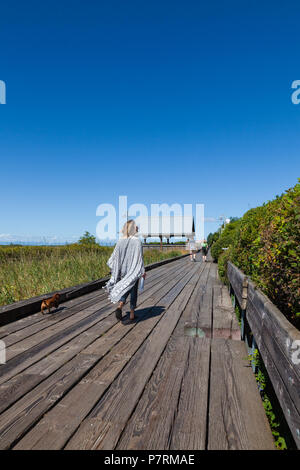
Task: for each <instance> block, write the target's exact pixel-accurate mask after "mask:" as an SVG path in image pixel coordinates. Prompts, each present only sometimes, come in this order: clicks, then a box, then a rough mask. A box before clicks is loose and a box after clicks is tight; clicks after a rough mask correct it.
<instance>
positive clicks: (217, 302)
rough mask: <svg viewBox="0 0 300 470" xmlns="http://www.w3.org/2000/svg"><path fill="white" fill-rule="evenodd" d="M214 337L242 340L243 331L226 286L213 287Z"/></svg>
mask: <svg viewBox="0 0 300 470" xmlns="http://www.w3.org/2000/svg"><path fill="white" fill-rule="evenodd" d="M213 337H214V338H224V339H234V340H240V339H241V330H240V327H239V324H238V321H237V318H236V315H235V311H234V308H233V306H232V303H231V299H230V297H229V294H228V290H227V288H226V286H222V285H215V286H214V287H213Z"/></svg>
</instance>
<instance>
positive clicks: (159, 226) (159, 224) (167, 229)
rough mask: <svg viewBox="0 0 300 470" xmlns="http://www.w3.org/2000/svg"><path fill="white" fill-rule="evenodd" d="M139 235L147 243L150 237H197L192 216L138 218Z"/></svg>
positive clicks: (168, 238)
mask: <svg viewBox="0 0 300 470" xmlns="http://www.w3.org/2000/svg"><path fill="white" fill-rule="evenodd" d="M136 223H137V226H138V228H139V234H140V235H141V236H142V237H143V238H144V240H145V241H146V239H147V238H149V237H151V238H152V237H153V238H154V237H155V238H160V240H161V241H162V239H163V238H166V239H167V241H168V242H169V240H170V238H172V237H177V238H182V237H185V238H193V237H194V236H195V224H194V217H193V216H192V215H183V216H176V215H175V216H171V215H170V216H163V215H162V216H147V217H143V216H140V217H137V219H136Z"/></svg>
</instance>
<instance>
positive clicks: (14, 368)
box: [0, 267, 184, 384]
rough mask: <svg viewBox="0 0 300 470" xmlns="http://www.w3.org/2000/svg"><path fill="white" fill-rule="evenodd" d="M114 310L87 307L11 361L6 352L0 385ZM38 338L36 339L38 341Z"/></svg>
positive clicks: (153, 289) (150, 293) (149, 293)
mask: <svg viewBox="0 0 300 470" xmlns="http://www.w3.org/2000/svg"><path fill="white" fill-rule="evenodd" d="M182 270H184V267H182V268H179V269H178V270H177V271H176V272H177V274H178V275H180V273H181V272H182ZM157 290H161V289H160V284H157V285H156V286H154V288H151V287H150V289H147V291H145V293H143V294H142V295H141V298H143V299H145V298H147V297H148V296H150V295H153V293H154V292H155V291H157ZM114 309H115V306H113V305H111V306H110V307H103V308H100V309H98V310H97V309H96V311H94V310H95V307H94V306H91V307H89V308H88V309H86V311H85V318H83V319H81V320H80V321H78V322H77V323H74V324H73V323H71V322H70V325H69V327H68V328H64V327H65V326H66V325H65V323H64V324H63V325H62V327H63V328H64V329H63V328H59V330H58V331H56V332H55V334H52V335H48V336H47V335H46V339H45V340H44V341H41V342H38V344H36V345H33V346H32V347H31V348H28V349H27V350H25V351H23V352H22V353H21V352H20V354H19V355H17V356H16V357H14V358H13V359H11V358H10V351H8V353H7V356H8V359H10V360H8V362H7V364H5V365H3V366H2V367H1V372H2V375H1V377H0V384H1V383H3V382H5V381H6V380H8V379H9V378H10V377H12V376H13V375H16V374H17V373H19V372H20V371H21V370H24V369H25V368H26V367H28V366H29V365H31V364H32V363H33V362H35V360H38V359H40V358H41V357H42V356H43V354H49V353H50V352H52V351H53V350H55V349H56V348H58V347H60V346H61V345H62V344H63V343H66V342H67V341H69V340H70V339H72V338H73V337H75V336H77V334H80V333H81V332H82V331H84V330H85V329H87V328H89V327H91V326H93V324H95V323H97V322H98V321H99V320H101V321H103V320H105V319H106V317H107V316H108V315H110V314H111V313H112V312H113V311H114ZM39 339H40V338H37V340H39ZM8 349H9V348H8Z"/></svg>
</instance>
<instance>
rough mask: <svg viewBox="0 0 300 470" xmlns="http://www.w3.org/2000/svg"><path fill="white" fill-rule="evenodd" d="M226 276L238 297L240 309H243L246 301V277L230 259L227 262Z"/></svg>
mask: <svg viewBox="0 0 300 470" xmlns="http://www.w3.org/2000/svg"><path fill="white" fill-rule="evenodd" d="M227 277H228V280H229V282H230V284H231V286H232V288H233V290H234V293H235V295H236V297H237V299H238V303H239V305H240V307H241V309H243V310H245V308H246V303H247V286H248V278H247V276H245V274H244V273H243V272H242V271H241V270H240V269H238V268H237V267H236V266H235V265H234V264H232V263H231V262H230V261H229V262H228V264H227Z"/></svg>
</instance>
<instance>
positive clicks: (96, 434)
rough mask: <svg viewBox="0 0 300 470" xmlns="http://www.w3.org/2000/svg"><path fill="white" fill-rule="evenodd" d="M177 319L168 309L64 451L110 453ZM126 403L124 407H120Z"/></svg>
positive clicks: (177, 314)
mask: <svg viewBox="0 0 300 470" xmlns="http://www.w3.org/2000/svg"><path fill="white" fill-rule="evenodd" d="M180 315H181V312H180V311H174V310H172V308H170V309H169V310H168V311H167V312H166V313H165V315H164V317H163V318H162V320H161V322H160V324H159V327H158V328H156V329H155V330H154V332H153V333H152V334H151V335H150V337H149V338H147V340H146V341H145V342H144V344H143V345H142V347H141V348H140V349H139V351H138V352H137V353H136V354H135V356H134V357H133V358H132V360H131V361H130V363H129V364H128V365H127V366H126V367H125V369H124V370H123V371H122V373H121V374H120V375H119V376H118V378H117V379H116V380H115V381H114V383H113V384H112V386H111V388H110V390H109V393H107V394H106V395H105V396H104V397H103V398H102V399H101V400H100V402H99V403H98V404H97V406H96V407H95V408H94V409H93V411H92V412H91V414H90V415H89V417H88V418H87V419H85V420H84V421H83V422H82V424H81V425H80V427H79V429H78V431H77V432H76V433H75V435H74V436H73V437H72V438H71V440H70V441H69V443H68V445H67V446H66V448H67V449H113V448H115V446H116V444H117V442H118V439H119V437H120V435H121V433H122V431H123V429H124V427H125V425H126V422H127V420H128V418H129V416H130V415H131V413H132V411H133V409H134V408H135V406H136V403H137V401H138V399H139V397H140V395H141V393H142V392H143V389H144V387H145V385H146V383H147V381H148V380H149V377H150V376H151V373H152V371H153V369H154V367H155V366H156V363H157V362H158V360H159V357H160V355H161V353H162V351H163V350H164V348H165V346H166V343H167V341H168V339H169V337H170V335H171V333H172V331H173V330H174V328H175V326H176V323H177V321H178V319H179V317H180ZM124 403H126V406H124Z"/></svg>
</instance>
